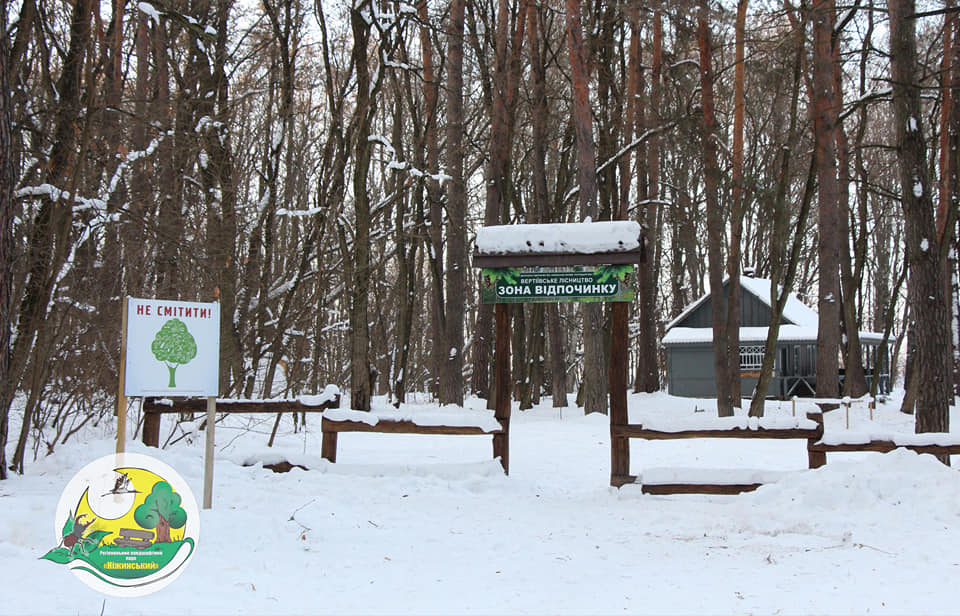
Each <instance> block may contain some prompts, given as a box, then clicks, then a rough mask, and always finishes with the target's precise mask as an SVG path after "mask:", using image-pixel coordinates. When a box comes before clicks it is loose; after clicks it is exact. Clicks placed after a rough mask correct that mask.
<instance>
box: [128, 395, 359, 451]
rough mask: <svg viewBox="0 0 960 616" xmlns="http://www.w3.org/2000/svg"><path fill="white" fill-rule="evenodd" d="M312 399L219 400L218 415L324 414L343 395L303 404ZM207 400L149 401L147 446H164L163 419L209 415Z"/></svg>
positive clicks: (145, 428) (145, 412)
mask: <svg viewBox="0 0 960 616" xmlns="http://www.w3.org/2000/svg"><path fill="white" fill-rule="evenodd" d="M308 398H309V396H307V397H304V396H301V397H300V398H292V399H271V400H234V399H229V398H228V399H217V412H218V413H271V414H279V413H321V412H323V411H325V410H327V409H335V408H339V407H340V395H339V394H337V395H336V396H328V397H326V398H325V399H323V400H322V401H320V402H318V403H317V404H309V403H306V402H303V400H304V399H308ZM206 409H207V400H206V398H178V399H170V398H145V399H144V401H143V436H142V439H143V444H144V445H146V446H148V447H159V446H160V418H161V416H162V415H164V414H167V413H205V412H206Z"/></svg>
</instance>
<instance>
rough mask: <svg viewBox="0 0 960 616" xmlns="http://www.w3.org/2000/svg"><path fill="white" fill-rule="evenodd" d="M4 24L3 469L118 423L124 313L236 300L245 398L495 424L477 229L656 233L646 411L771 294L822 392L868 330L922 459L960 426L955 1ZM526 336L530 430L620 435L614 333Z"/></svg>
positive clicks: (164, 8)
mask: <svg viewBox="0 0 960 616" xmlns="http://www.w3.org/2000/svg"><path fill="white" fill-rule="evenodd" d="M0 19H2V22H0V23H2V27H3V32H4V34H5V36H3V37H2V40H0V174H2V176H0V177H2V179H0V476H5V474H6V472H7V470H8V469H12V470H14V471H16V472H21V473H22V472H23V471H24V462H25V461H29V460H30V459H33V458H34V457H35V456H37V455H44V454H47V453H49V452H51V451H53V450H54V448H55V447H56V446H57V445H58V444H59V443H62V442H64V441H65V440H66V439H68V438H70V436H71V435H72V434H74V433H75V432H76V431H78V430H79V429H80V428H81V427H82V426H84V425H86V424H94V423H97V422H100V421H103V420H105V419H107V418H109V416H110V415H111V414H112V413H113V411H114V405H115V398H116V392H117V379H118V363H119V361H120V348H119V347H120V334H121V332H120V330H121V327H120V324H121V306H122V299H123V297H125V296H131V297H158V298H164V299H179V300H186V301H219V302H220V305H221V314H222V320H221V368H220V378H221V384H220V393H221V395H222V396H231V397H248V398H259V397H271V396H274V397H275V396H282V395H297V394H300V393H312V392H317V391H320V390H322V389H323V387H324V385H326V384H327V383H334V384H337V385H339V386H341V387H342V388H343V389H344V390H345V392H348V393H349V394H350V398H351V404H352V406H353V407H354V408H358V409H364V408H369V404H370V398H371V397H372V396H381V395H388V396H389V397H390V400H391V401H392V402H399V401H402V400H404V398H405V396H406V395H408V393H409V392H423V393H425V394H429V395H432V396H434V397H436V398H437V399H438V400H440V401H442V402H449V403H460V402H462V401H463V398H464V396H465V395H478V396H481V397H487V398H489V394H490V389H491V381H492V378H491V371H490V362H491V355H492V344H491V342H492V330H493V319H492V315H493V311H492V309H491V306H489V305H481V304H479V301H478V298H477V292H478V286H479V285H478V280H477V275H478V272H477V271H476V270H474V269H472V268H471V264H470V253H471V250H472V240H473V237H474V235H475V233H476V231H477V229H478V228H480V227H481V226H483V225H492V224H512V223H545V222H579V221H582V220H584V219H585V218H586V217H590V218H591V219H592V220H603V219H632V220H637V221H639V222H640V223H641V225H642V226H643V228H644V229H645V234H646V251H647V252H646V254H647V261H646V263H644V264H643V265H641V266H639V268H638V272H637V276H636V285H637V297H638V300H637V301H636V302H635V303H634V305H633V306H631V316H630V331H631V343H630V348H631V354H630V357H631V359H630V362H631V363H630V366H629V368H628V369H629V371H630V375H631V380H632V381H633V384H634V388H635V389H636V390H637V391H656V390H658V389H659V388H660V387H661V382H662V368H663V367H662V364H661V362H660V357H659V349H658V345H659V340H660V337H661V336H662V334H663V331H662V330H663V325H664V324H665V323H667V322H669V321H670V320H671V319H672V318H673V317H675V316H676V315H678V314H679V313H680V311H681V310H682V308H683V307H684V306H685V305H686V304H687V303H689V302H690V301H692V300H694V299H696V298H697V297H699V296H700V295H702V294H703V293H704V292H705V291H706V290H707V289H709V288H711V287H712V288H713V289H715V290H716V289H719V283H720V281H722V280H723V279H724V278H726V277H728V276H729V277H730V278H731V281H732V282H733V284H734V285H736V284H737V280H738V276H739V274H740V272H741V271H742V270H743V268H745V267H750V268H752V269H754V270H755V271H756V274H757V275H758V276H763V277H765V278H770V279H772V280H774V281H775V282H776V283H777V284H779V285H781V286H782V288H783V289H784V293H785V292H786V291H792V292H795V293H797V294H798V295H799V296H800V297H801V298H802V299H803V301H805V302H806V303H807V304H808V305H810V306H812V307H815V308H817V310H818V311H819V314H820V340H819V341H818V350H819V352H818V363H819V364H820V365H818V373H824V374H825V373H831V372H832V373H837V372H838V370H839V367H840V366H841V365H845V366H846V367H847V370H846V378H845V380H844V385H843V387H844V388H845V389H846V391H844V392H841V391H840V390H839V387H840V385H839V382H831V381H832V380H831V379H820V381H823V383H824V384H823V386H822V388H821V389H822V390H820V391H818V392H817V393H818V395H822V396H827V397H829V396H837V395H840V394H841V393H844V394H850V395H860V394H862V393H864V392H865V391H866V382H865V380H864V376H863V374H862V371H860V373H859V374H858V373H857V372H858V371H857V370H856V369H855V368H856V366H859V365H860V360H859V349H860V344H859V340H858V335H857V332H858V331H860V330H872V331H879V332H884V333H887V334H888V335H889V348H890V349H891V351H892V352H893V353H894V355H895V356H896V357H898V358H899V357H903V358H905V359H906V362H905V363H906V371H905V372H906V377H907V378H906V395H905V400H904V410H905V411H908V412H913V411H914V409H915V411H916V415H917V430H918V431H944V430H946V429H947V428H948V425H947V404H948V403H949V401H951V400H952V394H953V383H955V382H960V379H957V378H954V376H953V374H952V373H953V372H954V371H955V370H956V366H955V364H956V362H955V360H954V357H955V355H954V354H953V353H952V348H951V345H950V344H945V341H949V340H951V339H952V338H953V337H955V336H956V333H957V324H956V319H955V318H954V317H955V316H956V314H957V312H958V310H957V309H956V306H957V299H956V298H957V295H958V294H957V291H956V277H955V274H956V270H957V266H956V261H955V242H956V237H957V234H956V226H957V219H958V217H957V215H956V214H957V191H958V182H957V169H958V161H957V143H958V139H960V100H958V99H960V61H958V60H960V31H958V26H957V19H958V16H957V10H956V8H955V0H946V4H945V5H944V4H943V3H940V2H936V3H929V4H926V3H924V2H921V3H920V4H919V5H915V3H914V0H886V1H884V0H842V2H838V1H837V0H782V1H770V0H754V2H752V3H749V2H748V0H738V2H737V3H736V4H734V3H733V2H732V0H731V1H730V2H726V3H724V2H720V3H718V2H716V1H710V0H683V1H681V2H669V3H667V2H663V1H662V0H605V1H601V0H564V1H563V2H561V1H560V0H438V1H435V2H426V1H422V2H419V3H412V2H410V3H408V2H405V1H395V0H350V1H345V0H315V2H313V3H311V2H309V1H305V0H255V1H249V2H239V1H236V0H140V1H138V2H133V1H130V2H128V1H127V0H112V1H111V2H106V1H103V2H101V1H100V0H72V1H71V2H62V1H51V0H17V1H15V2H10V3H7V4H6V8H5V10H4V11H3V13H2V17H0ZM773 288H774V289H776V288H777V286H776V285H774V286H773ZM732 297H733V298H735V297H736V295H733V296H732ZM784 298H785V296H783V295H782V296H781V297H774V298H772V299H773V305H774V306H778V307H779V308H780V309H781V310H782V306H783V301H782V300H783V299H784ZM715 300H716V301H715V303H714V305H715V306H717V305H725V304H726V300H725V299H724V298H723V297H722V295H717V296H715ZM778 300H780V301H778ZM728 308H729V309H728V310H727V311H726V312H723V311H716V313H715V315H714V330H715V340H716V341H718V344H717V345H716V353H715V367H716V374H717V382H718V391H719V392H720V396H719V399H718V408H719V412H720V413H721V414H729V413H730V412H732V406H733V405H739V404H740V402H739V400H734V394H733V392H736V391H739V383H738V382H737V379H738V378H739V375H738V372H739V365H738V361H739V358H738V348H739V341H738V336H737V332H738V326H737V317H736V314H737V310H736V305H735V302H733V300H732V301H731V306H729V307H728ZM511 310H512V311H513V314H512V318H513V324H514V329H513V336H514V340H513V344H512V346H513V349H514V357H513V364H514V365H513V370H512V373H513V375H514V379H515V383H514V385H513V392H514V396H515V397H516V398H517V399H518V400H519V401H520V405H521V407H522V408H528V407H529V406H530V405H532V404H535V403H537V402H538V401H539V399H540V397H541V396H542V395H552V396H553V402H554V404H555V405H561V406H562V405H565V404H567V402H568V401H567V395H568V394H571V395H579V396H581V398H580V403H581V404H584V405H585V406H586V409H587V411H588V412H591V411H604V409H605V408H606V407H605V394H606V383H607V377H606V374H605V370H606V368H605V362H604V361H603V359H602V358H603V357H604V356H605V351H604V344H605V340H604V332H605V331H608V329H609V308H603V307H600V306H598V305H588V306H587V307H586V308H584V307H583V306H579V305H573V304H570V305H559V306H558V305H533V304H531V305H522V306H520V305H518V306H515V307H513V308H511ZM774 316H775V319H777V320H778V319H779V313H778V311H775V315H774ZM951 332H952V333H951ZM767 347H768V349H771V348H772V347H771V345H770V344H768V345H767ZM838 350H839V352H838ZM772 353H773V351H772V350H771V351H770V352H769V353H768V357H767V363H766V365H765V369H766V373H767V374H769V371H770V369H771V367H772V361H773V356H772ZM821 371H822V372H821ZM279 375H282V376H283V377H284V378H282V379H277V378H276V377H277V376H279ZM275 382H283V383H285V384H286V385H285V387H286V390H285V391H274V390H273V389H272V384H273V383H275ZM818 387H820V386H819V385H818ZM762 399H763V389H762V388H761V389H760V390H759V391H758V395H757V396H755V400H754V402H755V404H756V402H757V400H760V401H761V402H762ZM11 408H15V409H17V412H18V413H20V412H21V409H22V413H23V421H22V422H20V421H16V422H14V421H12V419H13V417H12V413H11ZM753 411H754V412H755V411H756V408H754V409H753ZM13 425H15V426H17V427H20V426H21V425H22V428H21V429H20V430H19V432H17V433H10V434H8V430H9V428H10V426H13ZM8 443H9V444H11V445H13V444H14V443H15V444H16V445H15V447H14V448H13V454H12V455H11V456H10V458H9V459H4V451H5V446H6V444H8Z"/></svg>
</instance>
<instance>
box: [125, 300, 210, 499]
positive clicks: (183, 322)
mask: <svg viewBox="0 0 960 616" xmlns="http://www.w3.org/2000/svg"><path fill="white" fill-rule="evenodd" d="M121 357H122V360H121V364H120V395H119V396H118V398H117V407H118V408H117V451H118V452H122V451H123V447H124V443H125V438H126V406H127V404H126V400H127V397H145V396H157V397H171V396H204V397H206V398H207V414H206V418H207V421H206V426H207V427H206V429H207V434H206V447H205V452H204V457H205V459H204V476H203V507H204V509H209V508H210V507H211V506H212V503H213V454H214V442H215V441H214V424H215V423H216V422H215V419H216V410H217V393H218V389H219V381H220V374H219V373H220V304H218V303H216V302H213V303H197V302H181V301H173V300H162V299H137V298H132V297H128V298H126V299H125V300H124V307H123V343H122V347H121ZM185 366H189V368H184V367H185Z"/></svg>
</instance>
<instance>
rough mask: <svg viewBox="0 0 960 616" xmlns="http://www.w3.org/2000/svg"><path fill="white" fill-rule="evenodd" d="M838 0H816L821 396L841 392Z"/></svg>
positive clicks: (815, 129)
mask: <svg viewBox="0 0 960 616" xmlns="http://www.w3.org/2000/svg"><path fill="white" fill-rule="evenodd" d="M834 12H835V8H834V4H833V0H814V3H813V37H814V47H813V92H812V95H811V98H812V101H811V102H812V105H813V134H814V140H815V142H816V158H817V167H818V171H817V181H818V183H819V187H820V190H819V196H818V208H819V216H818V220H817V229H818V233H819V244H818V246H817V258H818V261H819V264H820V289H819V299H818V302H817V308H818V312H819V315H820V317H819V329H818V331H817V396H819V397H821V398H836V397H837V396H838V395H839V394H840V382H839V374H840V366H839V362H838V357H837V353H838V351H839V349H840V318H841V315H840V302H839V297H840V278H839V266H840V237H839V221H838V218H837V216H838V213H837V202H838V199H839V189H838V185H837V153H836V134H835V130H836V123H837V117H838V110H837V109H836V108H835V102H836V99H835V97H834V80H833V47H832V39H833V24H834Z"/></svg>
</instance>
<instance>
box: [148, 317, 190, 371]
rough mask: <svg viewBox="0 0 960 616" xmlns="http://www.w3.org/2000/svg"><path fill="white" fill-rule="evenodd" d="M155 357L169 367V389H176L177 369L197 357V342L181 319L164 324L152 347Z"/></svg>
mask: <svg viewBox="0 0 960 616" xmlns="http://www.w3.org/2000/svg"><path fill="white" fill-rule="evenodd" d="M150 350H151V351H153V356H154V357H156V358H157V360H158V361H162V362H163V363H165V364H166V365H167V370H169V371H170V383H169V384H168V386H169V387H176V386H177V381H176V373H177V367H178V366H179V365H180V364H186V363H188V362H189V361H190V360H191V359H193V358H194V357H196V356H197V341H196V340H194V339H193V336H191V335H190V332H189V331H187V326H186V324H185V323H184V322H183V321H181V320H180V319H170V320H169V321H167V322H166V323H164V324H163V327H161V328H160V331H158V332H157V336H156V337H155V338H154V339H153V344H151V345H150Z"/></svg>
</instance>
